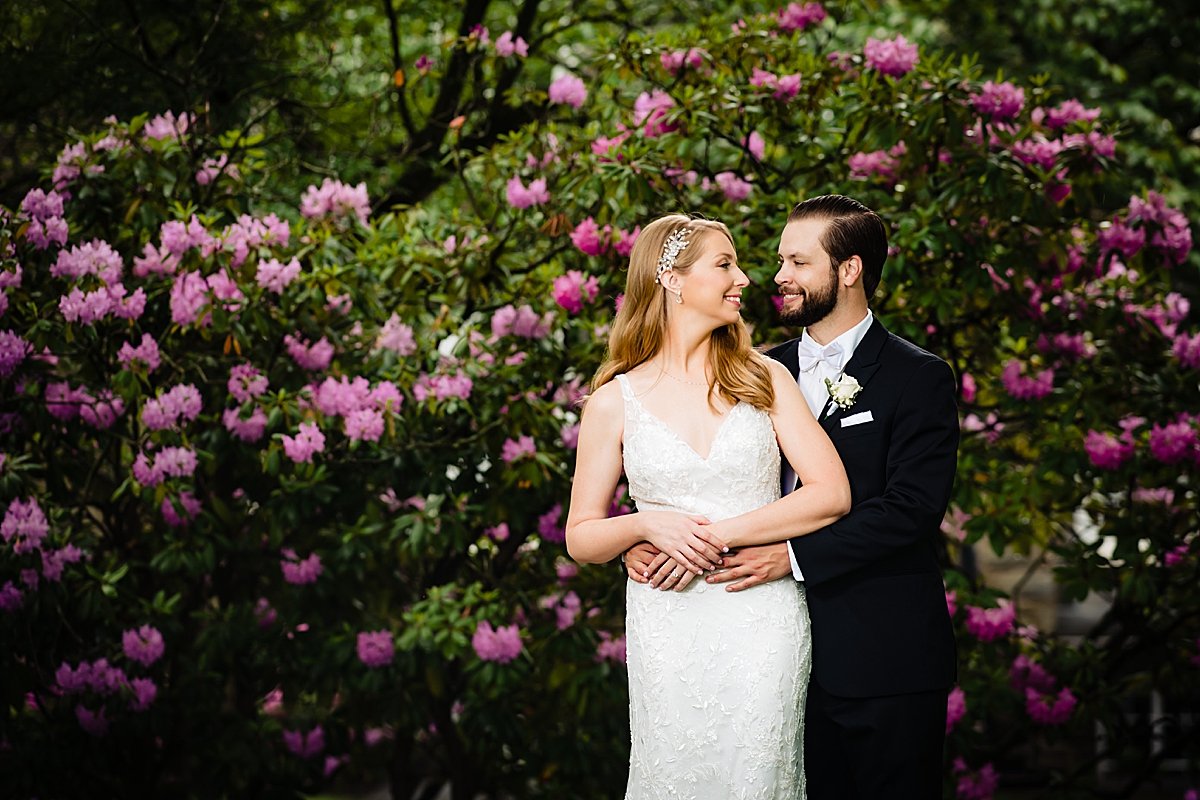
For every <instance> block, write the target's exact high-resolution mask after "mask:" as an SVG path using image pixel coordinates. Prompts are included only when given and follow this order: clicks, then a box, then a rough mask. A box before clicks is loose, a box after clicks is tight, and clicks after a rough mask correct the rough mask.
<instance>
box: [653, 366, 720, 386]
mask: <svg viewBox="0 0 1200 800" xmlns="http://www.w3.org/2000/svg"><path fill="white" fill-rule="evenodd" d="M658 371H659V372H661V373H662V374H663V375H666V376H667V377H668V378H670V379H671V380H673V381H675V382H676V383H682V384H686V385H688V386H708V381H685V380H684V379H683V378H676V377H675V376H674V375H672V374H671V373H669V372H667V371H666V370H665V369H663V368H662V367H659V368H658Z"/></svg>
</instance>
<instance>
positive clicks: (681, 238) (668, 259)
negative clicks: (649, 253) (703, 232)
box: [654, 228, 692, 283]
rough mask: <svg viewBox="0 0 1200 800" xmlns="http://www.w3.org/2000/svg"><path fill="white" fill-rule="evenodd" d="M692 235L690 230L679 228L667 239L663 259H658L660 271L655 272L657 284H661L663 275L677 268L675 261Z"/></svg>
mask: <svg viewBox="0 0 1200 800" xmlns="http://www.w3.org/2000/svg"><path fill="white" fill-rule="evenodd" d="M691 235H692V231H691V229H690V228H679V229H677V230H676V231H675V232H674V233H672V234H671V235H670V236H668V237H667V241H666V243H665V244H664V245H663V254H662V258H660V259H658V269H656V270H655V271H654V282H655V283H659V282H660V279H661V278H662V274H663V273H664V272H666V271H667V270H669V269H672V268H673V267H674V266H675V259H676V258H678V257H679V254H680V253H682V252H683V249H684V248H685V247H687V246H688V239H689V238H690V237H691Z"/></svg>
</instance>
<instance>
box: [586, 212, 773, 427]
mask: <svg viewBox="0 0 1200 800" xmlns="http://www.w3.org/2000/svg"><path fill="white" fill-rule="evenodd" d="M685 228H686V229H689V230H690V231H691V232H692V234H693V238H692V239H691V240H690V242H689V245H688V246H687V247H684V248H683V250H682V251H681V252H680V253H679V255H678V256H676V258H675V261H674V263H673V265H672V266H671V269H672V270H673V271H675V272H676V273H678V274H680V275H686V274H687V273H688V272H689V271H691V268H692V265H693V264H695V263H696V260H697V259H698V258H699V256H700V254H701V253H702V252H703V249H704V248H702V247H700V242H701V240H702V239H703V237H704V236H706V235H708V234H710V233H711V232H715V233H720V234H721V235H722V236H724V237H725V238H726V239H728V240H729V243H730V245H732V244H733V236H732V235H730V233H729V229H728V228H726V227H725V226H724V225H723V224H722V223H720V222H715V221H711V220H706V219H692V218H691V217H688V216H685V215H683V214H669V215H667V216H665V217H659V218H658V219H656V220H654V221H653V222H651V223H650V224H649V225H647V226H646V227H645V228H643V229H642V232H641V233H640V234H639V235H638V238H637V241H636V242H635V243H634V245H633V251H632V252H631V253H630V254H629V274H628V275H627V276H626V279H625V300H624V302H623V303H622V305H621V310H620V311H618V312H617V317H616V319H615V320H613V324H612V329H611V331H610V332H609V335H608V352H607V353H605V357H604V363H603V364H601V365H600V369H598V370H597V371H596V375H595V377H593V378H592V391H593V392H594V391H596V390H597V389H599V388H600V387H601V386H603V385H604V384H606V383H608V382H609V381H611V380H612V379H613V378H615V377H616V376H617V375H620V374H621V373H623V372H628V371H630V370H631V369H634V368H635V367H637V366H638V365H640V364H644V363H645V362H647V361H649V360H650V359H651V358H653V357H654V356H655V355H657V354H658V352H659V350H661V349H662V347H663V342H664V341H665V340H666V335H667V302H668V301H667V292H666V291H665V290H664V289H663V288H662V287H660V286H659V285H658V284H657V283H655V276H656V272H657V268H658V260H659V259H660V258H661V257H662V255H663V247H664V245H665V244H666V242H667V238H668V237H669V236H670V235H671V234H673V233H675V232H676V231H678V230H682V229H685ZM709 363H710V364H711V365H712V380H711V381H710V382H709V386H708V391H709V397H710V401H711V397H712V394H713V392H714V391H715V392H716V393H718V394H719V395H720V396H721V397H723V398H725V399H726V400H728V401H729V402H730V403H736V402H738V401H739V400H742V401H745V402H747V403H749V404H750V405H752V406H757V407H758V408H761V409H763V410H767V411H769V410H770V409H771V407H772V406H774V405H775V389H774V386H773V385H772V384H771V373H770V370H769V367H768V366H767V359H766V356H764V355H762V354H761V353H758V352H756V351H755V350H754V349H753V348H752V347H751V345H750V332H749V331H748V330H747V329H746V323H745V322H743V321H742V320H741V319H740V318H739V319H738V321H737V322H733V323H730V324H729V325H723V326H721V327H720V328H717V329H715V330H714V331H713V332H712V334H711V338H710V340H709Z"/></svg>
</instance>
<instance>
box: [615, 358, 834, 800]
mask: <svg viewBox="0 0 1200 800" xmlns="http://www.w3.org/2000/svg"><path fill="white" fill-rule="evenodd" d="M617 380H618V381H619V382H620V384H621V394H622V396H623V397H624V399H625V435H624V459H625V474H626V477H627V478H628V479H629V493H630V496H631V497H632V498H633V499H634V501H635V502H636V504H637V509H638V511H680V512H685V513H693V514H702V515H704V516H706V517H708V518H709V520H711V521H713V522H716V521H717V520H720V519H725V518H727V517H734V516H737V515H738V514H742V513H744V512H746V511H750V510H753V509H755V508H758V507H759V506H763V505H766V504H767V503H770V502H772V501H773V500H775V499H777V498H778V497H779V451H778V448H777V445H776V442H775V432H774V428H773V427H772V425H771V420H770V417H769V416H768V415H767V414H766V413H765V412H763V411H761V410H759V409H757V408H755V407H754V406H751V405H749V404H748V403H738V404H737V405H735V406H734V407H733V408H732V409H730V410H729V413H728V414H727V415H726V417H725V419H724V420H722V424H721V427H720V429H719V430H718V432H717V435H716V438H715V439H714V440H713V443H712V448H711V450H710V452H709V455H708V458H702V457H701V456H700V455H699V454H698V453H697V452H696V451H695V450H693V449H692V448H691V447H690V446H689V445H688V444H687V443H685V442H684V441H683V440H682V439H681V438H680V437H679V436H678V435H677V434H676V433H675V432H674V431H673V430H672V429H671V428H670V427H668V426H667V424H666V423H665V422H663V421H662V420H660V419H659V418H658V417H656V416H654V415H653V414H651V413H650V412H649V411H647V410H646V409H645V408H644V407H643V406H642V404H641V402H640V401H639V400H638V398H637V396H636V395H635V394H634V393H633V390H632V389H631V388H630V385H629V382H628V380H627V379H626V377H625V376H624V375H620V376H618V378H617ZM626 635H627V646H628V666H629V724H630V729H631V732H632V739H633V741H632V748H631V751H630V755H629V784H628V787H627V788H626V794H625V797H626V800H659V798H662V799H663V800H666V799H667V798H670V800H702V798H711V799H712V800H731V799H732V798H737V799H738V800H802V799H803V798H804V764H803V747H802V742H803V729H804V718H803V714H804V693H805V690H806V688H807V686H808V674H809V671H810V669H811V667H812V647H811V641H810V637H809V624H808V610H807V606H806V605H805V602H804V590H803V588H802V587H801V586H800V585H799V584H798V583H797V582H796V581H794V580H791V579H790V578H784V579H782V580H777V581H773V582H771V583H767V584H762V585H759V586H755V587H753V588H751V589H747V590H745V591H741V592H727V591H725V584H709V583H706V582H704V580H703V579H701V578H696V579H695V580H693V581H692V583H691V584H690V585H689V586H688V587H687V588H686V589H685V590H684V591H682V592H673V591H665V592H664V591H661V590H658V589H652V588H651V587H650V586H648V585H647V584H641V583H637V582H635V581H632V580H631V581H629V583H628V587H627V590H626Z"/></svg>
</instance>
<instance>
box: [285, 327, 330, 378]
mask: <svg viewBox="0 0 1200 800" xmlns="http://www.w3.org/2000/svg"><path fill="white" fill-rule="evenodd" d="M283 343H284V345H285V346H286V347H287V351H288V355H289V356H291V357H292V360H293V361H295V362H296V365H297V366H299V367H300V368H301V369H308V370H314V371H318V370H324V369H328V368H329V362H331V361H333V345H332V344H331V343H330V342H329V340H328V339H326V338H325V337H324V336H322V337H321V340H320V341H318V342H313V343H310V342H309V341H308V340H307V339H303V338H301V337H300V334H299V333H297V334H295V335H294V336H293V335H292V334H288V335H287V336H284V337H283Z"/></svg>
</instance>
